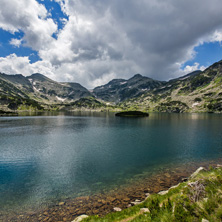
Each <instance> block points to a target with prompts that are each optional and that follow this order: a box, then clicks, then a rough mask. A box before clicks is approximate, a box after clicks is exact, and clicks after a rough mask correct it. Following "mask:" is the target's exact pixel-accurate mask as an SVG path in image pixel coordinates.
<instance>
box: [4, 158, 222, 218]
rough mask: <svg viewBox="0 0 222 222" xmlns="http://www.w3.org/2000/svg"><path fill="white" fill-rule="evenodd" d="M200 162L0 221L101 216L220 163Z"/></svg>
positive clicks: (134, 203) (6, 216) (16, 214)
mask: <svg viewBox="0 0 222 222" xmlns="http://www.w3.org/2000/svg"><path fill="white" fill-rule="evenodd" d="M221 162H222V161H221V160H217V162H215V161H212V162H202V163H198V164H195V163H190V164H189V167H187V166H180V167H175V168H173V169H165V170H162V171H161V172H159V173H156V174H154V175H153V176H151V177H149V178H143V179H138V180H137V181H134V182H133V183H132V184H131V185H127V186H121V187H119V188H115V189H113V190H111V191H110V192H108V193H99V194H95V195H92V196H82V197H78V198H75V199H67V200H64V201H62V202H59V203H57V204H55V205H53V206H49V207H47V208H44V209H41V210H38V211H30V212H24V213H19V214H18V213H14V214H12V213H10V216H9V215H4V214H1V212H0V221H3V222H5V221H16V222H24V221H30V222H32V221H33V222H34V221H35V222H36V221H53V222H55V221H69V222H71V221H73V220H74V219H75V218H77V217H78V216H80V215H98V216H104V215H106V214H108V213H110V212H113V211H117V209H125V208H127V207H130V206H132V205H136V204H137V203H140V202H141V201H143V200H144V199H145V198H146V197H147V195H148V193H149V194H152V193H159V192H160V191H165V190H168V189H169V188H170V187H172V186H174V185H176V184H178V183H180V182H182V181H184V180H186V178H187V177H189V176H190V175H191V173H193V172H194V171H195V170H196V169H197V168H198V167H200V166H202V167H205V168H209V166H216V165H217V164H218V163H221Z"/></svg>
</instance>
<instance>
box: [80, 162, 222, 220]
mask: <svg viewBox="0 0 222 222" xmlns="http://www.w3.org/2000/svg"><path fill="white" fill-rule="evenodd" d="M82 221H88V222H89V221H90V222H92V221H107V222H110V221H119V222H127V221H133V222H136V221H152V222H153V221H154V222H155V221H158V222H159V221H163V222H164V221H166V222H169V221H192V222H195V221H202V222H203V221H204V222H205V221H206V222H207V221H214V222H215V221H222V166H218V167H216V168H214V169H213V168H212V169H210V170H208V171H204V170H202V171H201V172H199V173H198V174H196V175H193V176H191V177H190V178H189V180H188V181H187V182H183V183H181V184H179V185H178V186H175V187H172V188H170V189H169V190H168V191H166V192H162V193H161V192H160V193H159V194H152V195H150V196H148V197H147V199H146V200H145V201H144V202H142V203H141V204H139V205H136V206H133V207H129V208H127V209H125V210H122V211H120V212H114V213H110V214H107V215H106V216H104V217H101V218H100V217H98V216H97V215H96V216H90V217H88V218H86V219H84V220H82Z"/></svg>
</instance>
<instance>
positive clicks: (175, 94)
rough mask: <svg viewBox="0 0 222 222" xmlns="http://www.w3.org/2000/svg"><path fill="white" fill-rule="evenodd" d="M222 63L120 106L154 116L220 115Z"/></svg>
mask: <svg viewBox="0 0 222 222" xmlns="http://www.w3.org/2000/svg"><path fill="white" fill-rule="evenodd" d="M221 84H222V61H220V62H217V63H215V64H213V65H212V66H210V67H209V68H207V69H206V70H205V71H203V72H197V73H195V74H193V75H191V74H190V75H187V76H185V77H184V78H178V79H174V80H171V81H169V82H167V83H166V84H165V85H163V86H162V87H159V88H156V89H153V90H151V91H149V92H147V93H145V94H143V95H141V96H139V97H137V98H134V99H131V100H128V101H125V102H123V103H121V104H120V106H121V107H122V108H124V109H132V108H134V109H135V108H136V109H142V110H146V111H154V112H221V111H222V87H221Z"/></svg>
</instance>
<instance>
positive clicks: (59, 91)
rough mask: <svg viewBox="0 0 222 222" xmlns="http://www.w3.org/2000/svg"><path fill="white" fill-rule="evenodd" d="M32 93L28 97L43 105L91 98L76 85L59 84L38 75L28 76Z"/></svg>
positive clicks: (87, 92)
mask: <svg viewBox="0 0 222 222" xmlns="http://www.w3.org/2000/svg"><path fill="white" fill-rule="evenodd" d="M27 79H28V80H29V82H30V83H31V85H32V88H33V90H34V93H33V94H31V95H30V96H32V97H35V98H36V99H39V100H40V101H43V102H45V103H61V102H71V101H74V100H76V99H80V98H83V97H88V96H91V93H90V92H89V91H88V90H87V89H86V88H84V87H83V86H81V85H80V84H78V83H60V82H56V81H53V80H51V79H49V78H47V77H46V76H44V75H41V74H39V73H35V74H32V75H31V76H28V77H27Z"/></svg>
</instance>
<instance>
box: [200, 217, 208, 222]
mask: <svg viewBox="0 0 222 222" xmlns="http://www.w3.org/2000/svg"><path fill="white" fill-rule="evenodd" d="M201 222H209V220H206V219H204V218H203V219H202V221H201Z"/></svg>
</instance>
